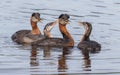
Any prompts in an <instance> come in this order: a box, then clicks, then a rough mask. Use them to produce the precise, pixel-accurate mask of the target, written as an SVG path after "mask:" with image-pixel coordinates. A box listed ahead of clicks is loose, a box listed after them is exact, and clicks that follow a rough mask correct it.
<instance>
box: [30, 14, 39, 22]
mask: <svg viewBox="0 0 120 75" xmlns="http://www.w3.org/2000/svg"><path fill="white" fill-rule="evenodd" d="M31 20H32V21H33V22H39V21H40V22H41V18H40V14H39V13H33V14H32V16H31Z"/></svg>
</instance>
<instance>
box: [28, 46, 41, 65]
mask: <svg viewBox="0 0 120 75" xmlns="http://www.w3.org/2000/svg"><path fill="white" fill-rule="evenodd" d="M37 54H38V53H37V48H36V47H34V46H32V50H31V55H30V64H31V66H38V65H39V61H38V58H37Z"/></svg>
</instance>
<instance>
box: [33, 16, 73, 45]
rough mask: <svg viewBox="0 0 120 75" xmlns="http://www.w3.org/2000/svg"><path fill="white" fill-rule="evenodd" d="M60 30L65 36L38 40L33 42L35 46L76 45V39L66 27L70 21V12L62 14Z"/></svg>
mask: <svg viewBox="0 0 120 75" xmlns="http://www.w3.org/2000/svg"><path fill="white" fill-rule="evenodd" d="M58 20H59V21H58V22H59V30H60V32H61V34H62V35H63V38H45V39H42V40H39V41H36V42H33V43H32V45H33V46H52V47H63V46H69V47H73V46H74V40H73V38H72V37H71V35H70V33H69V32H68V31H67V29H66V25H67V23H68V22H69V15H68V14H61V15H60V16H59V18H58Z"/></svg>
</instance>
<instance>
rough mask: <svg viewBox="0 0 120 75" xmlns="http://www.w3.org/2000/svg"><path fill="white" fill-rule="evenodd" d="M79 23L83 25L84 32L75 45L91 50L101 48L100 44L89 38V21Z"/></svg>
mask: <svg viewBox="0 0 120 75" xmlns="http://www.w3.org/2000/svg"><path fill="white" fill-rule="evenodd" d="M80 24H81V25H83V26H84V28H85V33H84V34H83V36H82V39H81V41H80V43H79V44H78V46H77V47H78V48H79V49H83V50H84V49H87V50H91V51H94V50H98V51H99V50H100V49H101V45H100V44H99V43H98V42H96V41H92V40H90V37H89V36H90V34H91V31H92V25H91V24H90V23H89V22H80Z"/></svg>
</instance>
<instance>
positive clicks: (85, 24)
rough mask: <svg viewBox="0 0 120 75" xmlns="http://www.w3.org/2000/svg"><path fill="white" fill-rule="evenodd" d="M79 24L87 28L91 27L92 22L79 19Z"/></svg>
mask: <svg viewBox="0 0 120 75" xmlns="http://www.w3.org/2000/svg"><path fill="white" fill-rule="evenodd" d="M79 24H80V25H81V26H84V28H85V29H88V27H91V23H89V22H80V21H79Z"/></svg>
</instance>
